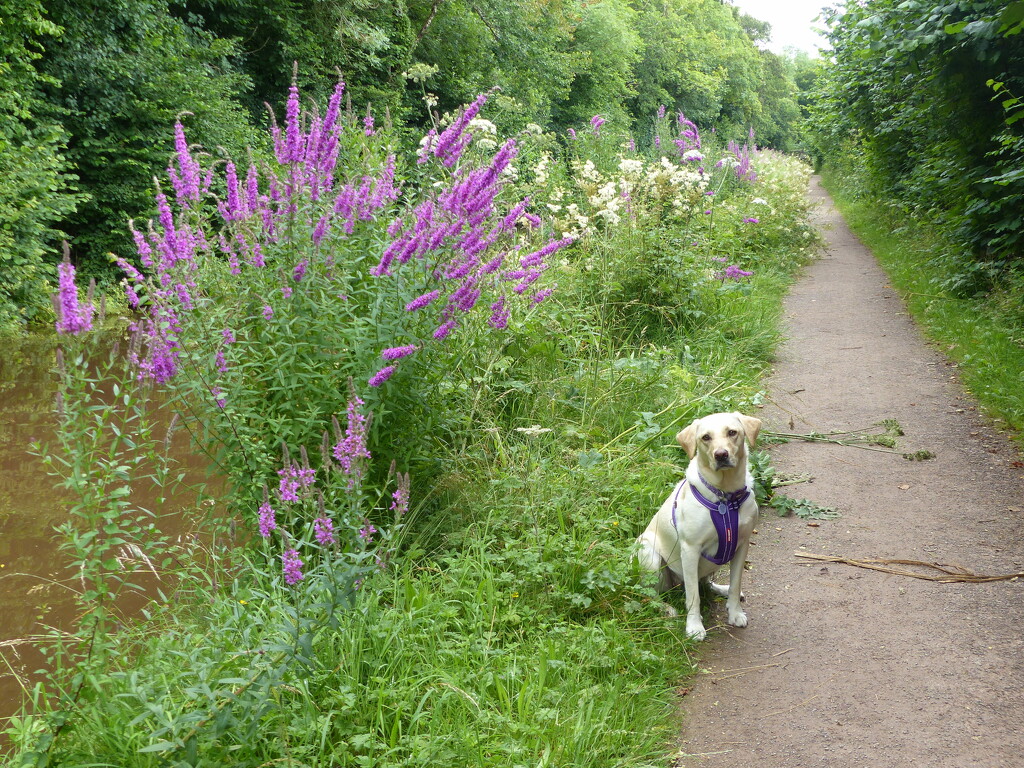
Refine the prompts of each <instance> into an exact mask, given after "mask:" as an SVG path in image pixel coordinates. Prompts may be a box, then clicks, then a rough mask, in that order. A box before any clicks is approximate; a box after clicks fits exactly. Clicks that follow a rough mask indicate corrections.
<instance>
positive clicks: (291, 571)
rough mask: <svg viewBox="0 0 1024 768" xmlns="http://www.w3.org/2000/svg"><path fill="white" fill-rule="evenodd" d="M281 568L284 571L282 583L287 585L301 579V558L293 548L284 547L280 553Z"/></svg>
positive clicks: (292, 584) (291, 584)
mask: <svg viewBox="0 0 1024 768" xmlns="http://www.w3.org/2000/svg"><path fill="white" fill-rule="evenodd" d="M281 568H282V570H283V572H284V583H285V584H287V585H288V586H289V587H291V586H294V585H295V584H298V583H299V582H300V581H302V578H303V576H302V559H301V558H300V557H299V553H298V552H296V551H295V550H294V549H286V550H285V551H284V552H283V553H282V554H281Z"/></svg>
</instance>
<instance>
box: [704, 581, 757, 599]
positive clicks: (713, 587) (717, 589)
mask: <svg viewBox="0 0 1024 768" xmlns="http://www.w3.org/2000/svg"><path fill="white" fill-rule="evenodd" d="M704 586H705V587H707V590H708V592H710V593H711V594H713V595H717V596H718V597H728V596H729V585H728V584H716V583H715V582H713V581H712V580H711V577H710V576H709V577H708V578H707V579H705V580H704ZM746 599H747V598H746V596H745V595H744V594H743V593H742V592H740V602H743V601H744V600H746Z"/></svg>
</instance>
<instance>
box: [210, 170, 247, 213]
mask: <svg viewBox="0 0 1024 768" xmlns="http://www.w3.org/2000/svg"><path fill="white" fill-rule="evenodd" d="M224 178H225V185H226V187H227V199H226V200H224V201H223V202H220V203H218V204H217V210H218V211H220V215H221V218H223V219H224V221H237V220H238V219H241V218H244V217H245V216H246V214H247V213H248V211H246V210H245V207H244V203H243V198H242V197H239V194H238V171H237V170H236V169H235V164H234V163H232V162H231V161H230V160H229V161H228V164H227V166H226V167H225V168H224Z"/></svg>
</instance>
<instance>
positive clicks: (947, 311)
mask: <svg viewBox="0 0 1024 768" xmlns="http://www.w3.org/2000/svg"><path fill="white" fill-rule="evenodd" d="M823 180H824V183H825V185H826V187H827V188H828V190H829V193H830V194H831V195H832V197H833V199H834V200H835V203H836V207H837V208H838V209H839V211H840V212H841V213H842V214H843V216H844V218H845V219H846V221H847V223H848V224H849V226H850V229H852V230H853V232H854V233H855V234H856V235H857V236H858V237H859V238H860V239H861V240H862V241H863V242H864V244H865V245H866V246H867V247H868V248H870V249H871V251H872V252H873V253H874V254H875V255H876V256H877V257H878V260H879V262H880V263H881V265H882V267H883V268H884V269H885V271H886V273H887V274H888V276H889V279H890V281H891V283H892V285H893V287H894V288H895V289H896V290H897V291H899V293H900V295H901V296H902V297H903V299H904V300H905V301H906V303H907V306H908V308H909V310H910V313H911V315H912V316H913V317H914V319H915V320H916V321H917V322H918V323H919V324H920V325H921V326H922V327H923V328H924V330H925V331H926V333H927V334H928V336H929V337H930V338H931V339H932V340H934V342H935V344H936V346H937V348H938V350H939V351H940V352H941V353H942V354H944V355H946V356H947V357H949V358H951V359H952V360H954V361H956V362H957V364H958V367H959V374H960V377H961V379H962V381H963V383H964V386H965V387H966V388H967V389H968V390H969V391H970V392H971V393H972V394H973V395H974V396H975V397H976V398H977V399H978V402H979V403H980V404H981V406H982V407H983V409H984V410H985V412H986V413H987V414H988V415H989V416H991V417H992V418H994V419H995V420H996V422H997V423H1000V422H1002V423H1003V424H1005V425H1006V426H1008V427H1010V428H1011V429H1012V430H1013V432H1015V433H1016V439H1017V440H1018V442H1020V439H1021V438H1020V435H1021V433H1022V432H1024V399H1022V398H1021V396H1020V393H1021V388H1022V386H1024V338H1022V336H1021V329H1020V326H1019V323H1018V322H1016V319H1015V317H1014V316H1013V315H1012V314H1010V313H1008V312H1005V311H1002V309H1001V305H1000V304H999V303H998V302H996V301H992V300H991V299H990V297H985V296H981V297H973V298H959V297H957V296H955V295H952V294H951V293H950V292H949V291H947V290H944V289H943V286H942V285H941V283H942V281H943V280H944V278H945V277H947V276H946V275H943V274H937V269H936V265H937V264H941V263H942V261H941V259H937V258H936V256H937V254H940V253H941V252H943V250H944V249H948V247H949V246H948V245H947V244H945V243H944V242H943V241H942V240H941V237H940V235H939V234H938V233H936V232H935V231H934V230H933V229H932V228H931V227H929V226H926V225H925V224H923V223H921V222H917V221H914V220H912V219H909V218H908V217H907V216H906V215H905V214H900V215H896V214H894V213H893V212H890V211H887V210H886V209H885V208H884V207H881V206H879V205H878V204H877V201H873V200H870V199H867V198H865V197H863V196H858V195H856V194H854V193H853V192H852V191H851V190H850V189H849V188H844V186H843V184H842V183H841V181H840V180H839V179H838V178H836V177H835V176H830V175H829V174H826V175H825V176H824V179H823Z"/></svg>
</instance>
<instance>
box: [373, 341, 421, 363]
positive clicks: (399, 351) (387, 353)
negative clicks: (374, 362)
mask: <svg viewBox="0 0 1024 768" xmlns="http://www.w3.org/2000/svg"><path fill="white" fill-rule="evenodd" d="M417 349H419V347H417V346H416V345H415V344H406V345H405V346H404V347H390V348H388V349H385V350H384V351H383V352H381V353H380V356H381V357H382V358H384V359H385V360H389V361H390V360H400V359H401V358H403V357H408V356H409V355H411V354H412V353H413V352H415V351H416V350H417Z"/></svg>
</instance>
